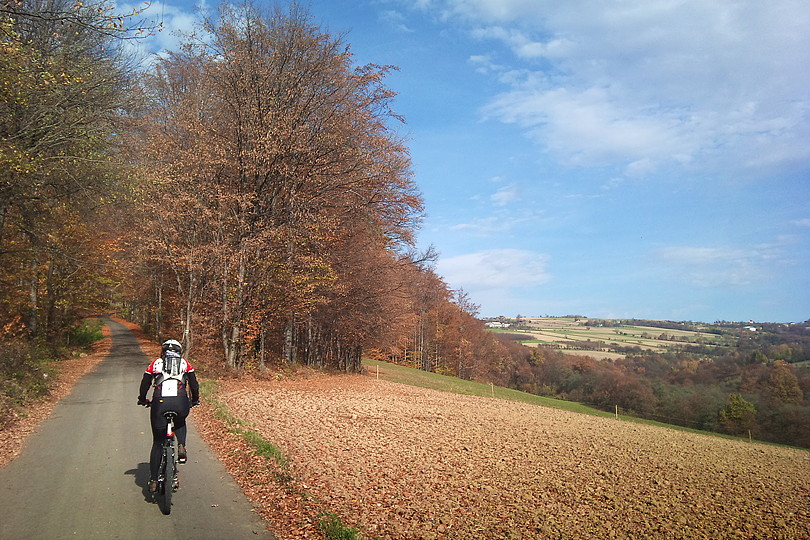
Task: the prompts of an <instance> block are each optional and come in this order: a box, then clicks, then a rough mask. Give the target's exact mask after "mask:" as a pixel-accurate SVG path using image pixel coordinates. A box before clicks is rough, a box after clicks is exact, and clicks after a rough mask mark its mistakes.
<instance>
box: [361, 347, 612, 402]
mask: <svg viewBox="0 0 810 540" xmlns="http://www.w3.org/2000/svg"><path fill="white" fill-rule="evenodd" d="M363 364H364V365H365V366H366V367H367V368H368V373H369V374H370V375H374V374H375V373H376V369H375V367H376V366H379V367H380V369H381V370H383V372H382V373H381V374H380V378H381V379H383V380H386V381H391V382H396V383H401V384H407V385H410V386H418V387H420V388H430V389H431V390H440V391H442V392H451V393H454V394H463V395H467V396H480V397H490V398H491V397H494V398H496V399H505V400H507V401H518V402H521V403H529V404H531V405H540V406H541V407H550V408H552V409H562V410H565V411H571V412H578V413H585V414H591V415H594V416H613V414H611V413H609V412H605V411H600V410H598V409H594V408H593V407H589V406H587V405H583V404H582V403H577V402H574V401H565V400H562V399H555V398H550V397H544V396H536V395H534V394H529V393H526V392H520V391H518V390H513V389H511V388H504V387H502V386H494V385H491V384H486V383H479V382H473V381H465V380H463V379H459V378H457V377H450V376H447V375H439V374H437V373H429V372H427V371H422V370H421V369H414V368H409V367H405V366H400V365H397V364H390V363H388V362H381V361H379V360H371V359H368V358H364V359H363Z"/></svg>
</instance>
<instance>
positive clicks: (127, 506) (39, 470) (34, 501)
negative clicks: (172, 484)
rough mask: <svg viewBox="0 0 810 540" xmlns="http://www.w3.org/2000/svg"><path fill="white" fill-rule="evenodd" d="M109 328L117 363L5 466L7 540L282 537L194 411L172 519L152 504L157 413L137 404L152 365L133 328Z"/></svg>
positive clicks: (0, 513)
mask: <svg viewBox="0 0 810 540" xmlns="http://www.w3.org/2000/svg"><path fill="white" fill-rule="evenodd" d="M106 322H107V324H108V325H109V326H110V329H111V331H112V340H113V341H112V350H111V352H110V355H109V356H108V357H107V358H106V359H105V360H103V361H102V362H101V363H100V364H99V365H98V366H97V367H96V368H95V369H94V370H93V371H92V372H90V373H88V374H87V375H85V376H84V377H82V378H81V379H79V381H78V382H77V383H76V386H75V387H74V388H73V391H72V392H71V394H70V395H68V396H66V397H65V398H64V399H62V400H61V401H60V402H59V403H58V404H57V405H56V407H55V408H54V410H53V412H52V414H51V416H50V417H49V418H48V419H47V420H45V421H44V422H43V423H42V424H41V425H40V427H39V429H38V430H37V431H36V432H35V433H34V434H33V435H32V436H31V438H30V439H29V440H28V442H27V444H26V446H25V449H24V451H23V453H22V454H21V455H20V456H18V457H17V458H16V459H15V460H14V461H12V462H11V463H10V464H8V465H7V466H6V467H3V468H0V539H2V540H24V539H28V538H30V539H37V540H42V539H47V540H50V539H60V538H73V539H81V540H92V539H132V540H148V539H152V538H160V539H167V540H168V539H179V538H189V539H193V540H205V539H217V540H219V539H228V540H231V539H234V540H235V539H242V538H251V539H257V538H263V539H272V538H274V537H273V535H272V534H271V533H270V532H269V531H267V530H266V524H265V523H264V522H262V520H261V519H260V518H259V517H258V516H257V515H256V514H255V513H254V512H253V511H252V507H251V505H250V503H249V502H248V501H247V499H246V498H245V497H244V495H243V494H242V493H241V491H240V490H239V488H238V487H237V485H236V484H235V483H234V481H233V480H232V479H231V477H230V476H229V475H228V473H227V472H226V471H225V468H224V467H223V466H222V464H221V463H220V462H219V461H218V460H217V459H216V458H215V457H214V455H213V453H212V452H211V450H210V449H209V448H208V447H207V445H206V444H205V443H203V442H202V441H201V440H200V436H199V434H198V432H197V430H196V429H195V428H194V420H193V416H194V411H193V410H192V412H191V415H190V417H189V420H190V421H189V430H188V441H187V445H186V446H187V448H188V453H189V458H188V463H186V464H184V465H181V466H180V490H179V491H178V492H177V493H175V494H174V498H173V505H172V511H171V514H170V515H168V516H167V515H163V513H161V511H160V509H159V507H158V505H157V504H155V503H153V502H152V497H151V496H150V495H149V493H148V490H147V487H146V485H147V482H148V480H149V449H150V448H151V444H152V440H151V433H150V429H149V414H148V410H147V409H145V408H143V407H139V406H137V405H136V401H137V396H138V385H139V383H140V380H141V376H142V375H143V372H144V369H145V368H146V366H147V365H148V359H147V358H146V357H145V356H144V355H143V354H141V351H140V348H139V347H138V342H137V341H136V339H135V337H134V336H133V335H132V334H131V333H130V332H129V330H128V329H127V328H126V327H125V326H123V325H121V324H118V323H116V322H114V321H110V320H107V321H106Z"/></svg>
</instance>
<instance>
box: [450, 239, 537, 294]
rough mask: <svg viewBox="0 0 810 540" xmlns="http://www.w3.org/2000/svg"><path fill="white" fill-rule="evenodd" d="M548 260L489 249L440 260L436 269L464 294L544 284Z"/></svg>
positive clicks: (516, 251)
mask: <svg viewBox="0 0 810 540" xmlns="http://www.w3.org/2000/svg"><path fill="white" fill-rule="evenodd" d="M548 261H549V257H548V256H547V255H545V254H542V253H536V252H533V251H527V250H522V249H493V250H487V251H479V252H476V253H468V254H465V255H458V256H456V257H449V258H447V259H441V260H439V262H438V265H437V270H438V272H439V274H441V275H442V276H443V277H444V278H445V280H446V281H447V282H448V283H449V284H450V285H451V286H453V287H463V288H464V289H465V290H467V291H473V290H486V289H500V288H507V289H509V288H520V287H528V286H535V285H539V284H543V283H546V282H548V281H550V280H551V278H552V276H551V275H550V274H549V273H548V270H547V266H548Z"/></svg>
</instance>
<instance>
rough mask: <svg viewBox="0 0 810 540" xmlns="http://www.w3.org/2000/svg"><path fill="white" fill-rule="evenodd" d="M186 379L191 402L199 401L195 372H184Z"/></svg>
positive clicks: (198, 387)
mask: <svg viewBox="0 0 810 540" xmlns="http://www.w3.org/2000/svg"><path fill="white" fill-rule="evenodd" d="M186 381H187V382H188V387H189V389H191V402H192V403H196V402H197V401H200V383H198V382H197V374H196V373H194V372H193V371H189V372H188V373H186Z"/></svg>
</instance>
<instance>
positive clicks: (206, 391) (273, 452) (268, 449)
mask: <svg viewBox="0 0 810 540" xmlns="http://www.w3.org/2000/svg"><path fill="white" fill-rule="evenodd" d="M217 391H218V384H217V382H216V381H210V380H209V381H202V382H200V393H201V394H202V395H203V396H204V397H205V399H206V401H208V402H209V403H210V404H211V407H213V409H214V414H216V416H217V418H219V419H220V420H222V421H223V422H224V423H225V425H226V426H228V429H229V430H230V431H231V433H234V434H236V435H239V436H240V437H242V438H243V439H244V440H245V441H247V442H248V443H249V444H250V445H251V446H252V447H253V452H254V453H255V454H256V455H259V456H263V457H266V458H269V459H272V460H273V461H275V462H276V463H277V464H278V466H279V467H281V469H282V470H283V471H284V473H285V476H286V474H287V471H288V470H289V460H288V459H287V457H286V456H285V455H284V454H283V453H282V451H281V449H280V448H279V447H278V446H276V445H275V444H273V443H271V442H269V441H266V440H264V439H263V438H262V436H261V435H260V434H259V432H257V431H255V430H253V429H250V428H249V427H246V426H245V423H244V422H242V421H241V420H239V419H238V418H236V417H235V416H234V415H233V414H231V412H230V411H229V410H228V409H227V408H226V407H225V405H224V404H223V403H222V402H221V401H219V399H217ZM280 479H281V478H280Z"/></svg>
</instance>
